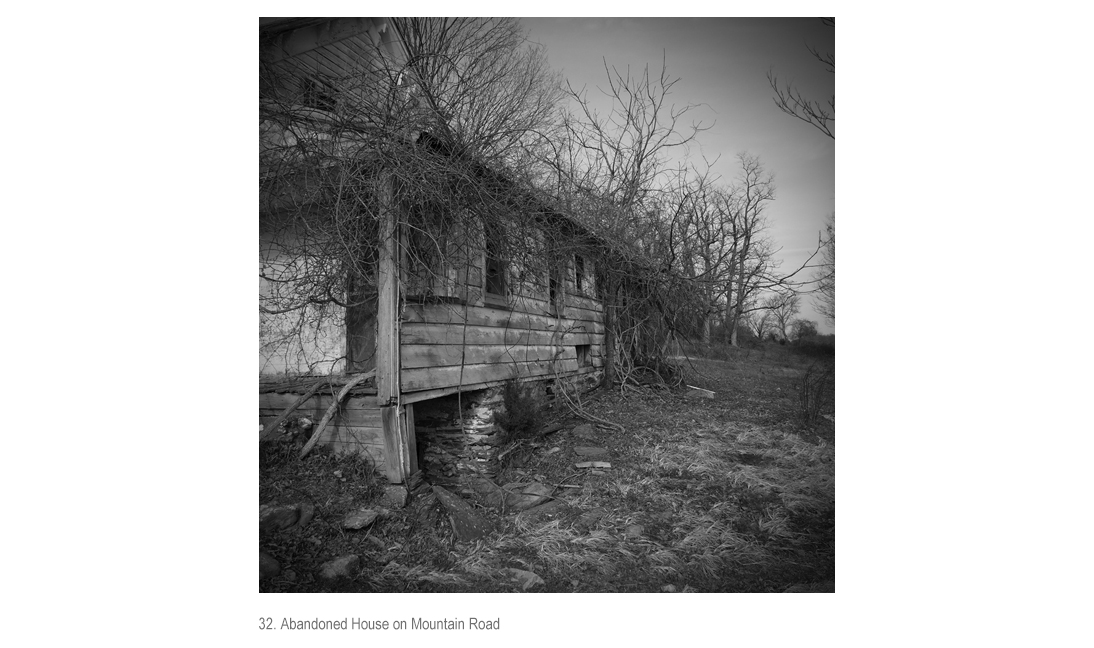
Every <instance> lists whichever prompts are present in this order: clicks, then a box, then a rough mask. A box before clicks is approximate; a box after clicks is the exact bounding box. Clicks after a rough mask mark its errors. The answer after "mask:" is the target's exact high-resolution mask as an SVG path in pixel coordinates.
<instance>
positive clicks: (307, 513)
mask: <svg viewBox="0 0 1094 648" xmlns="http://www.w3.org/2000/svg"><path fill="white" fill-rule="evenodd" d="M313 518H315V504H312V503H310V502H306V503H304V504H301V505H300V519H298V520H297V521H296V524H295V525H293V527H292V530H293V531H300V530H301V529H303V528H304V527H306V526H307V525H308V523H310V522H311V521H312V519H313Z"/></svg>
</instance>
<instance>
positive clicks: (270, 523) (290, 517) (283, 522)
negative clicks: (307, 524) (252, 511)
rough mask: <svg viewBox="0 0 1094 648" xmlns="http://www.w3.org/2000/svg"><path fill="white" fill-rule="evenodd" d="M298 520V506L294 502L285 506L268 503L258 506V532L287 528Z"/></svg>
mask: <svg viewBox="0 0 1094 648" xmlns="http://www.w3.org/2000/svg"><path fill="white" fill-rule="evenodd" d="M299 520H300V507H299V506H297V505H295V504H290V505H286V506H270V505H268V504H266V505H262V506H260V507H258V530H259V532H260V533H270V532H274V531H282V530H284V529H287V528H289V527H291V526H293V525H294V524H296V523H297V521H299Z"/></svg>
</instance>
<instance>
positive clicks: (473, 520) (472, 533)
mask: <svg viewBox="0 0 1094 648" xmlns="http://www.w3.org/2000/svg"><path fill="white" fill-rule="evenodd" d="M433 493H434V494H435V495H436V496H437V500H438V501H440V503H441V505H442V506H444V509H445V511H446V512H447V513H448V520H449V521H450V522H451V523H452V531H453V532H454V533H455V534H456V538H457V539H459V540H460V541H462V542H470V541H473V540H478V539H479V538H481V537H483V536H485V535H487V534H489V533H490V532H491V531H493V528H492V527H491V526H490V524H489V523H488V522H487V521H486V520H484V519H483V518H482V517H480V516H479V515H478V514H477V513H475V510H474V509H472V508H471V505H470V504H468V503H467V502H465V501H463V500H462V499H460V498H459V497H458V496H456V495H453V494H452V493H450V492H449V491H447V490H445V489H444V488H442V487H441V486H434V487H433Z"/></svg>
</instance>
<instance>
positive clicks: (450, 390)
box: [400, 366, 599, 405]
mask: <svg viewBox="0 0 1094 648" xmlns="http://www.w3.org/2000/svg"><path fill="white" fill-rule="evenodd" d="M598 370H599V369H597V368H596V367H595V366H594V367H585V368H583V369H581V370H579V371H577V372H575V373H569V374H566V375H565V376H564V377H566V378H570V377H573V376H581V375H584V374H591V373H595V372H596V371H598ZM554 377H555V376H554V375H553V374H551V375H543V376H525V377H523V378H520V379H518V382H522V383H527V382H537V381H542V380H552V379H553V378H554ZM508 380H509V379H506V380H492V381H488V382H481V383H465V384H463V385H457V386H452V387H441V388H439V389H429V390H425V391H417V392H406V393H404V394H402V396H400V398H401V399H402V402H403V404H404V405H405V404H410V403H420V402H422V401H424V400H431V399H434V398H441V397H442V396H451V395H452V394H455V393H456V392H461V391H471V390H475V389H486V388H488V387H497V386H498V385H504V384H505V383H506V382H508Z"/></svg>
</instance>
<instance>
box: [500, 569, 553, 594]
mask: <svg viewBox="0 0 1094 648" xmlns="http://www.w3.org/2000/svg"><path fill="white" fill-rule="evenodd" d="M504 571H505V572H506V573H507V574H508V575H509V578H512V579H513V580H515V581H516V582H517V583H518V584H519V585H520V588H521V589H522V590H524V591H525V592H527V591H528V590H530V589H532V588H533V587H535V586H536V585H546V583H544V582H543V579H542V578H540V577H539V574H536V573H535V572H530V571H526V570H523V569H516V568H514V567H507V568H506V569H505V570H504Z"/></svg>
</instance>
